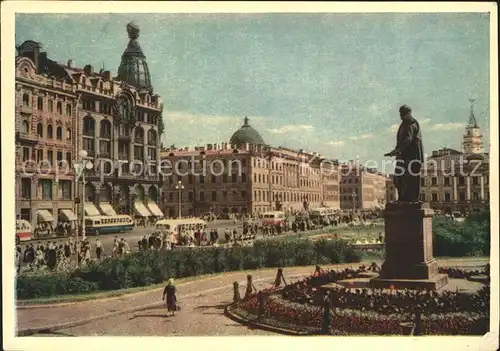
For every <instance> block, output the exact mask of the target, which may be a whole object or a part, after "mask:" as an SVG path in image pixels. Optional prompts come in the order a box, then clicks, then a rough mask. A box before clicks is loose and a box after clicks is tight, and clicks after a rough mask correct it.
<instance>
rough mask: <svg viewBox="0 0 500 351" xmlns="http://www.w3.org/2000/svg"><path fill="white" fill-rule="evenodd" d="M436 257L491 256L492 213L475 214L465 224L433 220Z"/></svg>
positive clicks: (443, 219) (444, 219)
mask: <svg viewBox="0 0 500 351" xmlns="http://www.w3.org/2000/svg"><path fill="white" fill-rule="evenodd" d="M432 229H433V232H434V236H435V239H434V255H435V256H454V257H458V256H475V255H486V256H487V255H489V254H490V212H489V210H485V211H481V212H479V213H473V214H471V215H470V216H469V217H467V218H466V219H465V220H464V221H463V222H457V221H453V220H451V219H449V218H446V217H441V216H436V217H434V218H433V226H432Z"/></svg>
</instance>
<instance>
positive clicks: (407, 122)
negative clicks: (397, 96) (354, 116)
mask: <svg viewBox="0 0 500 351" xmlns="http://www.w3.org/2000/svg"><path fill="white" fill-rule="evenodd" d="M399 115H400V116H401V125H400V126H399V129H398V133H397V138H396V140H397V143H396V148H395V149H394V150H392V151H391V152H389V153H386V154H385V155H384V156H396V167H395V169H394V185H395V186H396V189H397V191H398V202H419V196H420V170H421V168H422V163H423V162H424V151H423V147H422V131H421V129H420V125H419V124H418V122H417V120H416V119H415V118H413V116H412V115H411V108H410V107H409V106H407V105H403V106H401V107H400V108H399Z"/></svg>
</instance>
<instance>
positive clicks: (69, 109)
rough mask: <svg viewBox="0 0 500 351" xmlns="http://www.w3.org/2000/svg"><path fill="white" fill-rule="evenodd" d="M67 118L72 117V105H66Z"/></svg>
mask: <svg viewBox="0 0 500 351" xmlns="http://www.w3.org/2000/svg"><path fill="white" fill-rule="evenodd" d="M66 116H71V105H70V104H67V105H66Z"/></svg>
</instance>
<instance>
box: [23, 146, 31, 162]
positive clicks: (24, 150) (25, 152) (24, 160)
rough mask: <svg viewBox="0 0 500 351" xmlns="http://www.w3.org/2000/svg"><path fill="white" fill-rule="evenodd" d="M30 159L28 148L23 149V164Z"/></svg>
mask: <svg viewBox="0 0 500 351" xmlns="http://www.w3.org/2000/svg"><path fill="white" fill-rule="evenodd" d="M29 159H30V148H29V147H23V162H26V161H28V160H29Z"/></svg>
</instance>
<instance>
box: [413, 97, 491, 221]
mask: <svg viewBox="0 0 500 351" xmlns="http://www.w3.org/2000/svg"><path fill="white" fill-rule="evenodd" d="M472 102H473V101H471V111H470V116H469V123H468V125H467V126H466V129H465V134H464V136H463V141H462V150H463V151H458V150H453V149H449V148H443V149H441V150H437V151H433V152H432V155H431V156H430V157H428V158H427V160H426V162H425V166H424V167H423V170H422V178H421V194H420V199H421V201H424V202H428V203H430V206H431V207H432V208H433V209H435V210H438V211H442V212H444V213H453V212H454V213H463V214H465V213H470V212H472V211H477V210H480V209H482V208H485V207H487V206H489V168H490V167H489V154H488V153H485V152H484V148H483V141H482V135H481V132H480V129H479V126H478V124H477V121H476V118H475V116H474V109H473V105H472Z"/></svg>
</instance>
